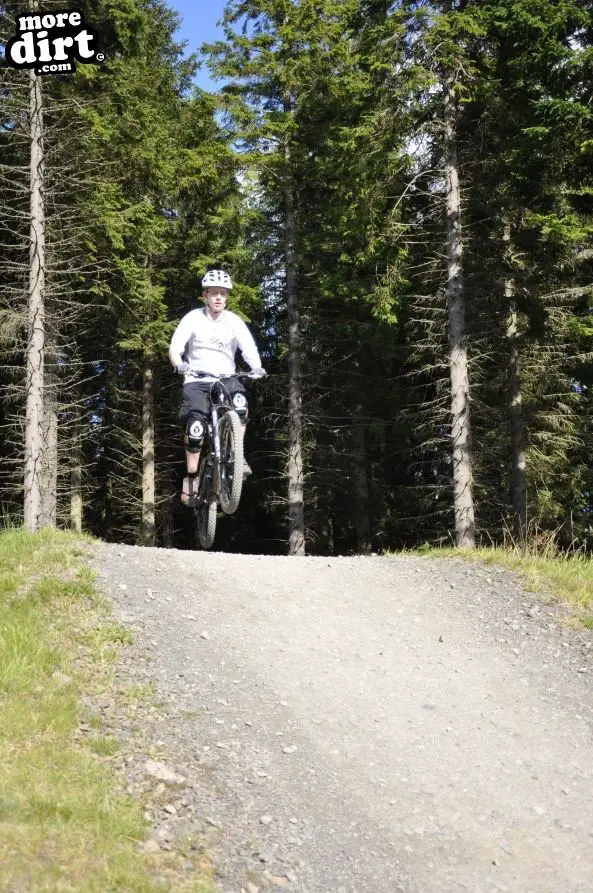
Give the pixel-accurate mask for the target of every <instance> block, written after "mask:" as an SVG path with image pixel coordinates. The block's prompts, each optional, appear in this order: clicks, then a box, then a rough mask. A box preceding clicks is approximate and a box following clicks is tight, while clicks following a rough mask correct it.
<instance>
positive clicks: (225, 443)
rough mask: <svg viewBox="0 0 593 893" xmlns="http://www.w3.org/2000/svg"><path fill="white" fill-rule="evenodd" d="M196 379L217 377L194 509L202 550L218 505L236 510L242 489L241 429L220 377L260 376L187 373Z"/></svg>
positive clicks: (226, 510) (210, 538)
mask: <svg viewBox="0 0 593 893" xmlns="http://www.w3.org/2000/svg"><path fill="white" fill-rule="evenodd" d="M188 374H190V375H191V376H192V378H195V379H196V380H198V379H200V378H215V377H216V378H217V380H216V381H214V382H213V383H212V386H211V388H210V417H209V419H208V424H207V428H206V432H205V434H204V441H203V443H202V449H201V451H200V461H199V464H198V475H197V477H198V486H197V497H196V503H197V504H196V506H195V508H194V511H195V513H196V520H197V533H198V540H199V543H200V545H201V547H202V548H203V549H209V548H210V547H211V546H212V543H213V542H214V536H215V533H216V518H217V514H218V506H219V505H220V508H221V509H222V511H223V512H224V513H225V514H226V515H232V514H233V513H234V512H236V511H237V508H238V507H239V502H240V500H241V491H242V489H243V435H244V429H243V426H242V424H241V420H240V418H239V415H238V413H237V411H236V410H235V409H234V406H233V400H232V397H231V395H230V394H229V392H228V390H227V388H226V387H225V385H224V384H223V382H222V379H223V378H239V379H241V378H252V379H253V378H259V377H260V376H259V375H254V374H253V373H252V372H235V373H234V374H233V375H232V376H231V375H221V376H214V375H210V374H206V373H200V372H190V373H188Z"/></svg>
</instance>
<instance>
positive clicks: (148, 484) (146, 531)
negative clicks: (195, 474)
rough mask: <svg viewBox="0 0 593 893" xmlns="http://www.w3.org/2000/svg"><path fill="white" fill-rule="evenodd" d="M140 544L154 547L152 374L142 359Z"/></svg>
mask: <svg viewBox="0 0 593 893" xmlns="http://www.w3.org/2000/svg"><path fill="white" fill-rule="evenodd" d="M142 543H143V545H145V546H154V545H155V523H154V372H153V368H152V361H151V359H150V357H149V356H145V357H144V369H143V375H142Z"/></svg>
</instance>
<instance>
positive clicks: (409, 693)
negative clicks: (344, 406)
mask: <svg viewBox="0 0 593 893" xmlns="http://www.w3.org/2000/svg"><path fill="white" fill-rule="evenodd" d="M90 563H91V564H92V566H93V567H95V568H96V570H97V571H98V572H99V578H98V583H99V588H101V589H102V591H103V592H104V593H106V594H107V595H108V596H109V597H110V599H111V600H112V603H113V605H114V612H115V614H116V615H117V616H118V617H119V618H120V619H121V620H122V621H123V622H124V623H125V624H127V625H129V626H130V628H132V629H133V630H134V636H135V642H134V645H133V646H131V647H129V648H127V649H126V652H125V656H124V659H123V661H122V665H121V666H120V667H119V669H118V680H119V683H120V684H121V685H122V686H123V685H126V684H129V683H130V680H135V681H136V682H146V681H151V680H153V681H154V682H155V683H156V686H157V690H158V694H157V696H156V702H157V706H156V707H155V706H154V705H153V706H149V705H145V706H144V707H142V709H140V710H139V711H138V714H137V716H136V720H135V724H136V726H139V727H140V728H141V729H142V734H143V735H144V739H143V741H142V743H141V744H138V743H137V742H138V740H140V739H138V738H137V736H136V733H135V731H134V728H129V729H127V728H125V724H124V723H123V722H122V719H121V716H118V714H117V711H114V710H113V709H112V708H111V706H110V704H109V703H107V704H105V705H103V706H102V712H103V715H104V718H105V720H106V721H107V723H108V724H109V722H110V721H111V724H112V725H113V726H117V731H118V733H119V734H120V736H121V737H122V739H126V740H128V752H127V754H126V756H125V757H124V758H122V771H124V772H125V776H126V778H127V782H128V784H129V790H130V791H131V792H134V793H138V794H139V795H142V796H144V797H145V799H146V798H152V800H150V802H148V806H147V816H149V817H150V818H151V820H152V821H153V824H154V831H153V834H152V836H151V845H152V846H154V847H157V846H164V847H165V848H166V847H168V846H170V844H171V841H172V840H174V839H176V838H177V837H179V836H181V835H182V834H186V833H188V832H191V833H195V832H198V833H199V834H200V835H201V836H202V838H203V840H204V841H205V845H206V846H207V849H208V851H209V852H210V853H211V855H212V856H213V858H214V862H215V865H216V869H217V883H218V884H219V886H220V889H221V890H223V891H225V893H241V891H242V890H243V891H245V893H256V891H262V893H263V891H268V890H280V889H286V890H289V891H295V893H297V891H298V893H393V891H405V893H461V891H470V893H494V891H501V893H502V891H507V893H577V891H578V893H591V891H592V890H593V784H592V776H593V737H592V732H593V690H592V679H593V676H592V671H593V661H592V660H591V655H592V653H593V648H592V647H591V646H592V643H593V636H592V635H591V633H590V632H588V631H578V630H576V629H573V628H571V627H570V625H569V624H568V623H567V615H566V612H565V611H564V610H563V609H562V608H561V607H559V606H557V605H554V604H552V603H549V602H548V601H547V600H546V599H545V598H544V597H543V596H541V595H535V594H534V593H529V592H526V591H524V590H523V589H521V586H520V584H519V582H518V579H517V578H516V577H515V576H514V575H513V574H511V573H510V572H507V571H503V570H500V569H496V568H492V567H482V566H480V565H477V564H473V563H464V562H462V561H460V560H438V559H422V558H415V557H395V558H383V557H369V558H360V557H353V558H331V559H327V558H302V559H299V558H297V559H295V558H292V559H291V558H283V557H269V556H245V555H228V554H223V553H204V552H201V553H200V552H197V553H196V552H185V551H184V552H181V551H176V550H166V549H159V550H156V549H141V548H136V547H125V546H118V545H106V544H99V545H96V546H94V547H92V550H91V558H90ZM159 749H161V750H162V753H163V754H164V756H163V758H162V761H163V762H164V763H166V766H167V768H168V769H169V770H170V771H172V772H175V773H177V774H178V776H179V778H178V779H177V780H178V781H179V780H180V777H183V779H184V780H183V782H182V783H180V784H179V785H171V784H170V779H169V781H167V780H166V779H165V781H162V782H160V787H159V788H158V789H157V791H156V794H155V793H154V791H153V788H151V787H150V785H154V783H155V781H156V780H158V773H159V768H158V767H157V768H156V769H155V765H154V763H153V764H150V763H148V762H147V761H148V760H149V756H152V757H154V754H155V753H156V752H159ZM157 762H158V759H157ZM160 771H161V774H162V769H161V770H160ZM155 775H156V776H157V778H156V779H155V777H154V776H155ZM149 791H150V793H149ZM157 795H158V796H157ZM188 868H189V866H188Z"/></svg>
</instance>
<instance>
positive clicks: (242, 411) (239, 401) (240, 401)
mask: <svg viewBox="0 0 593 893" xmlns="http://www.w3.org/2000/svg"><path fill="white" fill-rule="evenodd" d="M233 406H234V408H235V412H236V413H237V415H238V416H239V418H240V419H241V421H242V422H245V421H246V420H247V413H248V410H249V407H248V405H247V397H246V396H245V394H244V393H243V392H242V391H235V393H234V394H233Z"/></svg>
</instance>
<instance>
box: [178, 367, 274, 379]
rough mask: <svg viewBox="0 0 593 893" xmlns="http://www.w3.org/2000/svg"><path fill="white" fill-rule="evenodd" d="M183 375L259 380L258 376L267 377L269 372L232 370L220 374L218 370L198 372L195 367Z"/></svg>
mask: <svg viewBox="0 0 593 893" xmlns="http://www.w3.org/2000/svg"><path fill="white" fill-rule="evenodd" d="M183 375H191V376H192V378H214V379H216V380H217V381H222V380H223V379H224V378H251V379H253V380H257V379H258V378H259V379H261V378H266V376H267V372H266V373H265V374H264V375H256V374H255V373H254V372H232V373H231V374H230V375H228V374H224V375H219V374H217V373H216V372H197V371H195V370H194V369H188V370H187V371H186V372H184V373H183Z"/></svg>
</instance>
